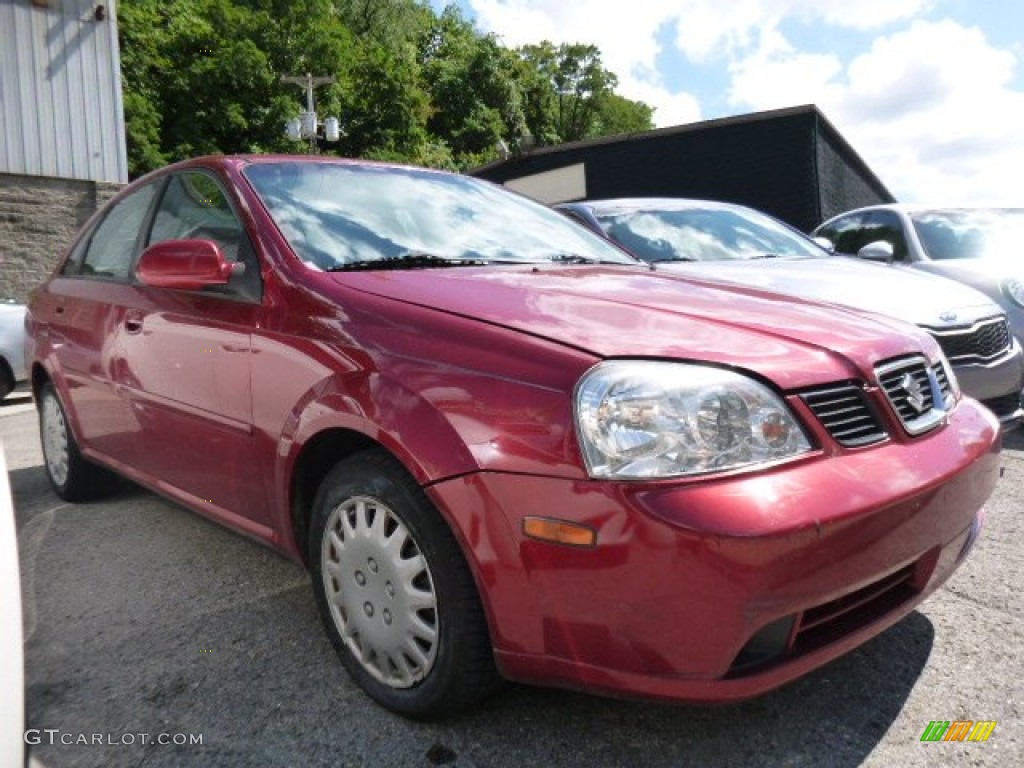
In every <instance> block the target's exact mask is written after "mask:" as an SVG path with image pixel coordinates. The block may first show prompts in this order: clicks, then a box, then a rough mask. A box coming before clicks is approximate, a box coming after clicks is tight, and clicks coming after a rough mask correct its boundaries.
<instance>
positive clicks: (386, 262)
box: [327, 251, 494, 272]
mask: <svg viewBox="0 0 1024 768" xmlns="http://www.w3.org/2000/svg"><path fill="white" fill-rule="evenodd" d="M492 263H494V262H492V261H490V260H488V259H456V258H452V257H449V256H437V255H435V254H432V253H424V252H422V251H409V252H407V253H402V254H399V255H398V256H385V257H384V258H382V259H374V260H370V261H353V262H349V263H348V264H338V265H337V266H334V267H328V268H327V271H328V272H354V271H358V270H373V269H418V268H423V267H482V266H484V265H487V264H492Z"/></svg>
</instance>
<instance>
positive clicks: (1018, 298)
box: [1003, 277, 1024, 307]
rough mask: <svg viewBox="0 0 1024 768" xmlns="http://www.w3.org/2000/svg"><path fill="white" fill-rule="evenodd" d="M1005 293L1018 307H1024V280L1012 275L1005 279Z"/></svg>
mask: <svg viewBox="0 0 1024 768" xmlns="http://www.w3.org/2000/svg"><path fill="white" fill-rule="evenodd" d="M1003 293H1005V294H1006V296H1007V298H1009V299H1010V301H1012V302H1013V303H1014V304H1016V305H1017V306H1018V307H1024V281H1021V280H1017V279H1016V278H1012V277H1011V278H1010V279H1009V280H1003Z"/></svg>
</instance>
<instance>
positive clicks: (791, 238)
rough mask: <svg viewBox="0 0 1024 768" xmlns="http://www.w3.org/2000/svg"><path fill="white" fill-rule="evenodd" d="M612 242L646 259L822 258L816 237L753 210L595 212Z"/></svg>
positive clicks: (696, 208) (651, 260) (670, 209)
mask: <svg viewBox="0 0 1024 768" xmlns="http://www.w3.org/2000/svg"><path fill="white" fill-rule="evenodd" d="M594 215H595V217H596V218H597V220H598V221H599V222H600V224H601V227H602V228H603V229H604V231H605V233H606V234H607V235H608V237H610V238H611V239H612V240H615V241H616V242H618V243H620V244H621V245H623V246H625V248H626V249H627V250H629V251H630V252H631V253H634V254H635V255H637V256H639V257H640V258H641V259H643V260H644V261H650V262H658V261H726V260H734V259H757V258H762V259H763V258H766V257H775V256H790V257H819V256H824V255H825V252H824V251H823V250H822V249H821V248H819V247H818V246H817V245H815V244H814V243H813V242H812V241H810V240H808V239H807V238H805V237H804V236H803V235H800V234H798V233H796V232H794V231H793V230H791V229H789V228H788V227H787V226H786V225H784V224H781V223H779V222H777V221H775V219H772V218H771V217H769V216H765V215H764V214H761V213H758V212H757V211H753V210H744V209H736V208H716V207H710V206H709V207H690V208H660V209H659V208H653V207H651V208H631V209H620V210H609V211H600V210H597V211H594Z"/></svg>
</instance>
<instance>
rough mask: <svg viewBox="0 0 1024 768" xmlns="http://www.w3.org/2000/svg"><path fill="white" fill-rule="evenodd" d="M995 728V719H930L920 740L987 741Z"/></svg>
mask: <svg viewBox="0 0 1024 768" xmlns="http://www.w3.org/2000/svg"><path fill="white" fill-rule="evenodd" d="M995 729H996V721H995V720H953V721H952V722H950V721H949V720H932V721H931V722H930V723H928V725H927V727H925V729H924V733H922V734H921V741H988V737H989V736H991V735H992V731H994V730H995Z"/></svg>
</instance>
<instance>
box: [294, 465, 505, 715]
mask: <svg viewBox="0 0 1024 768" xmlns="http://www.w3.org/2000/svg"><path fill="white" fill-rule="evenodd" d="M309 562H310V566H311V569H312V578H313V591H314V593H315V595H316V601H317V605H318V606H319V609H320V616H321V618H322V619H323V622H324V625H325V626H326V628H327V633H328V635H329V636H330V638H331V642H332V643H333V645H334V648H335V650H336V651H337V653H338V655H339V657H340V658H341V662H342V664H343V665H344V666H345V669H346V670H348V673H349V675H350V676H351V677H352V679H353V680H354V681H355V682H356V684H357V685H359V687H361V688H362V689H363V690H364V691H366V693H368V694H369V695H370V696H371V697H372V698H373V699H374V700H375V701H377V702H378V703H379V704H381V705H383V706H384V707H387V708H388V709H390V710H392V711H393V712H397V713H398V714H401V715H405V716H407V717H413V718H419V719H431V718H437V717H442V716H445V715H449V714H453V713H455V712H457V711H459V710H463V709H466V708H467V707H469V706H470V705H472V704H473V703H475V702H477V701H479V700H480V699H481V698H482V697H483V696H485V695H486V694H487V693H489V692H490V691H491V690H493V689H494V688H495V687H496V685H497V683H498V676H497V672H496V670H495V667H494V656H493V652H492V649H491V642H490V635H489V633H488V631H487V622H486V619H485V618H484V612H483V607H482V606H481V603H480V598H479V595H478V594H477V590H476V585H475V583H474V581H473V577H472V574H471V573H470V571H469V567H468V566H467V565H466V561H465V560H464V559H463V557H462V552H461V551H460V550H459V547H458V544H457V543H456V542H455V539H454V537H453V536H452V533H451V531H450V530H449V528H448V526H447V524H446V523H445V522H444V520H443V519H442V518H441V516H440V514H439V513H438V512H437V510H436V509H435V508H434V506H433V505H432V504H431V503H430V501H429V500H428V499H427V497H426V496H425V495H424V493H423V491H422V489H421V488H420V487H419V486H418V485H417V484H416V482H415V480H413V478H412V477H410V476H409V474H408V473H407V472H406V471H405V469H404V468H403V467H402V466H401V465H400V464H399V463H398V462H397V461H396V460H395V459H394V458H392V457H391V456H390V455H388V454H386V453H384V452H383V451H377V450H371V451H365V452H362V453H359V454H355V455H353V456H351V457H349V458H347V459H345V460H343V461H341V462H339V463H338V464H337V465H335V467H334V468H333V469H332V470H331V471H330V472H329V473H328V474H327V477H326V478H325V479H324V481H323V483H322V484H321V486H320V490H319V492H318V493H317V496H316V500H315V502H314V505H313V517H312V520H311V524H310V539H309Z"/></svg>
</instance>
